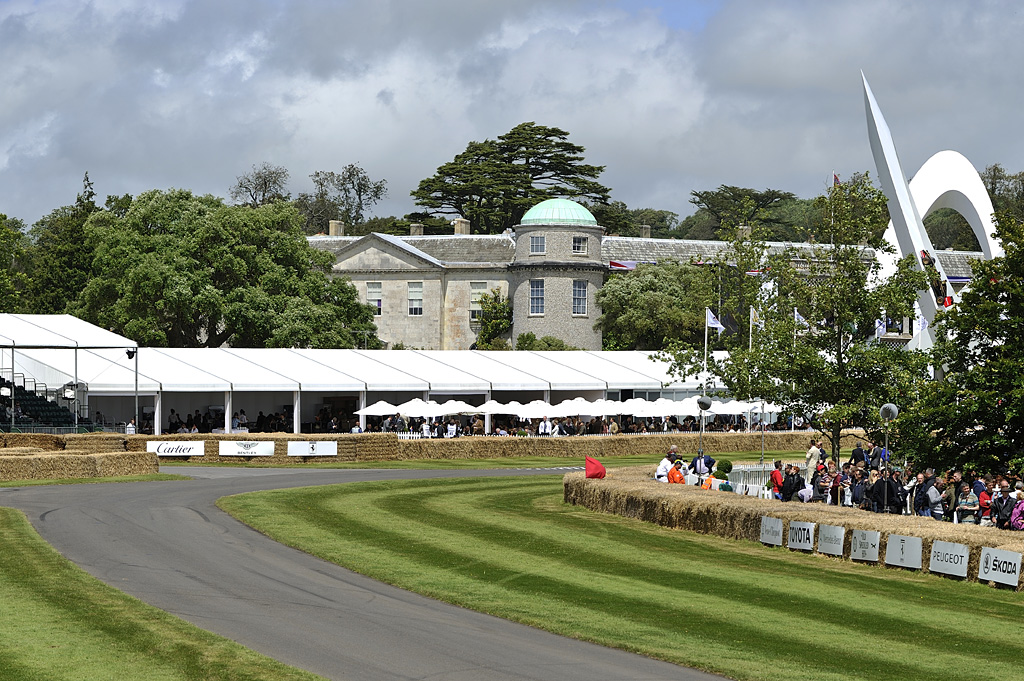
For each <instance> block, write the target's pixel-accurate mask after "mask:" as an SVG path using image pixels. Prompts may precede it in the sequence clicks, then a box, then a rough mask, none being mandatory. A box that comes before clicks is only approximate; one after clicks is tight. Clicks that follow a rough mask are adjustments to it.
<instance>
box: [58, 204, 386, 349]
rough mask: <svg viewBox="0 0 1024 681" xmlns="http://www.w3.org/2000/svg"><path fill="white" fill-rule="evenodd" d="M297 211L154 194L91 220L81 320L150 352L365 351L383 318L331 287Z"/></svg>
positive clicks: (344, 285)
mask: <svg viewBox="0 0 1024 681" xmlns="http://www.w3.org/2000/svg"><path fill="white" fill-rule="evenodd" d="M300 225H301V218H300V216H299V214H298V212H297V211H296V210H295V208H294V207H292V205H291V204H289V203H287V202H273V203H269V204H265V205H262V206H260V207H258V208H250V207H246V206H227V205H225V204H224V203H223V201H221V200H220V199H218V198H215V197H212V196H208V195H207V196H194V195H193V194H192V193H191V192H188V191H185V190H171V191H168V192H161V191H156V190H154V191H149V192H145V193H143V194H141V195H139V196H138V197H136V198H135V199H134V200H133V201H132V202H131V204H130V207H129V208H128V209H127V210H125V211H124V212H123V214H121V215H118V213H114V212H108V211H101V212H97V213H95V214H94V215H93V216H92V218H91V219H90V221H89V223H88V225H87V229H86V234H87V246H88V248H89V249H90V251H91V252H93V253H94V258H93V261H92V271H91V273H90V275H91V276H90V278H89V279H88V283H86V284H84V285H83V287H82V290H81V291H80V293H79V294H78V295H77V296H76V298H77V300H76V301H75V303H74V304H73V305H72V306H71V310H72V312H73V313H75V314H77V315H79V316H81V317H82V318H83V319H86V320H88V321H90V322H92V323H94V324H97V325H99V326H102V327H104V328H108V329H112V330H114V331H116V332H118V333H122V334H124V335H126V336H128V337H129V338H132V339H134V340H136V341H138V342H140V343H144V344H146V345H155V346H170V347H218V346H220V345H222V344H224V343H228V344H230V345H233V346H235V347H355V346H356V345H360V346H362V345H363V343H364V337H363V335H362V334H356V333H354V331H369V332H371V337H370V339H369V343H368V347H378V346H379V341H377V339H376V335H375V332H376V327H375V326H374V325H373V315H372V310H371V308H370V307H369V306H366V305H363V304H362V303H360V302H359V300H358V297H357V294H356V291H355V288H354V287H353V286H352V285H351V284H350V283H348V282H347V281H345V280H338V279H331V278H329V277H328V273H329V272H330V268H331V265H332V264H333V256H332V255H331V254H330V253H327V252H324V251H318V250H316V249H313V248H311V247H310V246H309V244H308V243H307V242H306V239H305V237H304V236H303V234H302V230H301V227H300Z"/></svg>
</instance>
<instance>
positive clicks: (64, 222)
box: [22, 173, 100, 314]
mask: <svg viewBox="0 0 1024 681" xmlns="http://www.w3.org/2000/svg"><path fill="white" fill-rule="evenodd" d="M95 198H96V192H95V191H93V184H92V182H91V181H90V180H89V173H86V174H85V178H84V179H83V181H82V193H81V194H79V195H78V197H77V199H76V200H75V203H74V205H71V206H63V207H61V208H57V209H55V210H53V211H52V212H51V213H50V214H49V215H46V216H44V217H43V218H41V219H40V220H39V221H38V222H36V224H35V225H33V226H32V231H31V232H30V236H31V237H32V240H33V248H32V251H31V258H30V270H29V271H30V272H31V277H30V278H29V280H28V287H27V289H26V292H25V294H26V295H25V300H24V302H23V304H22V307H23V308H25V309H26V310H27V311H29V312H34V313H37V314H61V313H63V312H65V311H66V309H67V307H68V305H69V304H70V303H71V302H72V301H74V300H75V298H76V297H77V296H78V294H79V292H80V291H81V290H82V289H83V288H85V285H86V283H87V282H88V280H89V271H90V266H91V264H92V248H91V246H90V244H89V243H88V241H87V239H86V238H85V223H86V221H87V220H88V219H89V216H90V215H92V214H93V213H95V212H96V211H98V210H100V208H99V206H97V205H96V202H95Z"/></svg>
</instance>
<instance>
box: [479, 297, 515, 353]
mask: <svg viewBox="0 0 1024 681" xmlns="http://www.w3.org/2000/svg"><path fill="white" fill-rule="evenodd" d="M479 321H480V332H479V333H478V334H477V337H476V349H477V350H511V349H512V348H511V347H509V343H508V339H506V338H504V336H505V334H506V333H508V332H509V329H511V328H512V302H511V301H510V300H509V299H508V298H507V297H505V296H503V295H502V294H501V290H500V289H496V288H495V289H491V292H490V293H484V294H482V295H481V296H480V319H479Z"/></svg>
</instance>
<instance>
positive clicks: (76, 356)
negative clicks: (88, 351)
mask: <svg viewBox="0 0 1024 681" xmlns="http://www.w3.org/2000/svg"><path fill="white" fill-rule="evenodd" d="M74 404H75V432H76V433H77V432H78V348H77V347H76V348H75V401H74Z"/></svg>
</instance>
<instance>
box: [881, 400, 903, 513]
mask: <svg viewBox="0 0 1024 681" xmlns="http://www.w3.org/2000/svg"><path fill="white" fill-rule="evenodd" d="M899 413H900V410H899V407H897V406H896V405H895V404H893V403H892V402H886V403H885V404H883V405H882V408H881V409H879V410H878V415H879V416H881V417H882V421H884V422H885V462H884V465H885V472H886V473H887V474H889V473H890V471H889V460H890V459H891V458H892V455H891V454H890V453H889V421H891V420H893V419H894V418H896V417H897V416H899ZM880 463H881V462H880ZM890 479H891V478H890ZM883 494H884V503H885V510H886V512H888V511H889V480H885V487H884V488H883Z"/></svg>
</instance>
